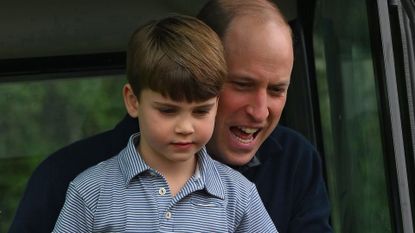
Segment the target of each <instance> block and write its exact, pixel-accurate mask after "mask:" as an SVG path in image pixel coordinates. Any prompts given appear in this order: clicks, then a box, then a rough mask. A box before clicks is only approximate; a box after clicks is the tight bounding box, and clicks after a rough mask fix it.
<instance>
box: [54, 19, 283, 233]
mask: <svg viewBox="0 0 415 233" xmlns="http://www.w3.org/2000/svg"><path fill="white" fill-rule="evenodd" d="M226 75H227V73H226V64H225V60H224V55H223V48H222V45H221V42H220V39H219V38H218V37H217V35H216V34H215V33H214V32H213V31H212V30H211V29H210V28H209V27H208V26H206V25H205V24H204V23H202V22H201V21H199V20H197V19H196V18H193V17H189V16H179V15H176V16H171V17H167V18H164V19H161V20H158V21H151V22H149V23H147V24H145V25H143V26H142V27H140V28H139V29H138V30H137V31H136V32H135V33H134V34H133V35H132V37H131V39H130V43H129V49H128V53H127V77H128V84H126V85H125V86H124V89H123V95H124V102H125V106H126V109H127V111H128V113H129V114H130V115H131V116H132V117H138V118H139V126H140V133H139V134H134V135H132V136H131V138H130V140H129V143H128V145H127V147H126V148H125V149H124V150H122V151H121V152H120V153H119V154H118V155H116V156H114V157H112V158H110V159H109V160H106V161H104V162H101V163H99V164H98V165H96V166H94V167H91V168H89V169H87V170H86V171H84V172H83V173H81V174H80V175H79V176H78V177H77V178H75V180H74V181H72V182H71V183H70V185H69V188H68V191H67V196H66V201H65V204H64V206H63V209H62V210H61V213H60V215H59V218H58V221H57V223H56V225H55V229H54V232H276V229H275V226H274V225H273V223H272V221H271V219H270V217H269V215H268V214H267V212H266V210H265V208H264V206H263V204H262V202H261V200H260V198H259V196H258V193H257V190H256V188H255V185H254V184H252V183H251V182H249V181H248V180H247V179H246V178H244V177H243V176H242V175H241V174H240V173H238V172H236V171H234V170H232V169H231V168H229V167H227V166H226V165H223V164H221V163H219V162H217V161H214V160H212V159H211V158H210V157H209V155H208V154H207V152H206V149H205V147H204V145H205V144H206V143H207V142H208V140H209V139H210V137H211V135H212V132H213V127H214V121H215V115H216V109H217V104H218V95H219V92H220V90H221V87H222V84H223V83H224V82H225V81H226V80H225V79H226Z"/></svg>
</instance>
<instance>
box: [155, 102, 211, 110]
mask: <svg viewBox="0 0 415 233" xmlns="http://www.w3.org/2000/svg"><path fill="white" fill-rule="evenodd" d="M153 104H154V105H158V106H166V107H177V106H178V104H174V103H165V102H158V101H154V102H153ZM214 105H215V103H201V104H196V105H195V106H194V107H195V108H211V107H213V106H214Z"/></svg>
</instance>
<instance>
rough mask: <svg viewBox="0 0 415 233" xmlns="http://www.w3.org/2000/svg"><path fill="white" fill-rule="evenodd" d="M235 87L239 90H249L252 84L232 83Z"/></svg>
mask: <svg viewBox="0 0 415 233" xmlns="http://www.w3.org/2000/svg"><path fill="white" fill-rule="evenodd" d="M232 83H233V85H234V86H235V87H236V88H238V89H247V88H249V87H251V84H250V83H246V82H235V81H234V82H232Z"/></svg>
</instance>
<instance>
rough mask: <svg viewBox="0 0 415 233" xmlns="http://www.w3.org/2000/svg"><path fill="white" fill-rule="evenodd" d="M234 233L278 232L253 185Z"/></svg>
mask: <svg viewBox="0 0 415 233" xmlns="http://www.w3.org/2000/svg"><path fill="white" fill-rule="evenodd" d="M235 232H270V233H271V232H278V231H277V229H276V227H275V226H274V223H273V222H272V220H271V217H270V216H269V215H268V212H267V210H266V209H265V207H264V205H263V203H262V201H261V198H260V197H259V194H258V191H257V189H256V187H255V185H254V184H252V186H251V189H250V198H249V199H248V203H247V206H246V209H245V213H244V215H243V217H242V220H241V222H240V224H239V226H238V227H237V228H236V231H235Z"/></svg>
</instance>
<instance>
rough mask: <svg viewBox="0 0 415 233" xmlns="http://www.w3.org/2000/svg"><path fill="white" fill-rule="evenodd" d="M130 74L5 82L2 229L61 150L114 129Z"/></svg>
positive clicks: (1, 86)
mask: <svg viewBox="0 0 415 233" xmlns="http://www.w3.org/2000/svg"><path fill="white" fill-rule="evenodd" d="M124 82H125V77H124V75H115V76H111V77H82V78H79V79H57V80H45V81H31V82H17V83H0V96H1V98H0V109H1V116H0V132H1V133H0V142H1V143H0V211H1V213H0V232H7V230H8V228H9V226H10V224H11V221H12V218H13V217H14V213H15V210H16V207H17V205H18V203H19V201H20V198H21V195H22V194H23V191H24V189H25V187H26V182H27V180H28V178H29V176H30V175H31V173H32V172H33V170H34V169H35V168H36V166H37V165H38V164H39V163H40V162H41V161H42V160H43V159H44V158H45V157H46V156H47V155H49V154H51V153H52V152H54V151H55V150H57V149H59V148H61V147H63V146H66V145H68V144H69V143H71V142H74V141H76V140H78V139H81V138H85V137H87V136H90V135H93V134H96V133H98V132H101V131H104V130H107V129H111V128H113V127H114V125H115V124H116V123H117V122H118V121H119V120H120V119H121V118H122V117H123V116H124V114H125V110H124V104H123V100H122V85H123V84H124Z"/></svg>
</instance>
